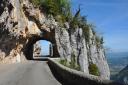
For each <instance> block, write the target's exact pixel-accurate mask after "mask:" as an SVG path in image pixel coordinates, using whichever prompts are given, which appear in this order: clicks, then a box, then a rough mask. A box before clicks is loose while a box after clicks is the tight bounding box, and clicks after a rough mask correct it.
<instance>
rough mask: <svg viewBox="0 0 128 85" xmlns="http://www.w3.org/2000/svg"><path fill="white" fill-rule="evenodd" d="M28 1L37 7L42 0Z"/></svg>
mask: <svg viewBox="0 0 128 85" xmlns="http://www.w3.org/2000/svg"><path fill="white" fill-rule="evenodd" d="M30 2H31V3H32V4H33V5H34V6H35V7H39V6H40V5H41V4H42V0H30Z"/></svg>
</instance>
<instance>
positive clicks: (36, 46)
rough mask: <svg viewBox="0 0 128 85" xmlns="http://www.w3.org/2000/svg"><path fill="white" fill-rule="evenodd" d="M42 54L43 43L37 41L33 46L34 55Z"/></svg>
mask: <svg viewBox="0 0 128 85" xmlns="http://www.w3.org/2000/svg"><path fill="white" fill-rule="evenodd" d="M39 56H41V45H40V42H36V43H35V44H34V47H33V57H39Z"/></svg>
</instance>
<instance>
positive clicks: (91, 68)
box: [89, 64, 100, 76]
mask: <svg viewBox="0 0 128 85" xmlns="http://www.w3.org/2000/svg"><path fill="white" fill-rule="evenodd" d="M89 73H90V74H92V75H95V76H99V75H100V73H99V70H98V67H97V66H96V64H90V65H89Z"/></svg>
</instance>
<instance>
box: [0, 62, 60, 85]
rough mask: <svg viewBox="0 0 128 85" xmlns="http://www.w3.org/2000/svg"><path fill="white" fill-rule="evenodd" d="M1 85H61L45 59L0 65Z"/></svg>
mask: <svg viewBox="0 0 128 85" xmlns="http://www.w3.org/2000/svg"><path fill="white" fill-rule="evenodd" d="M0 85H61V84H60V83H59V82H58V81H57V80H56V79H55V78H54V77H53V75H52V73H51V71H50V68H49V66H48V65H47V63H46V62H45V61H28V62H25V63H17V64H9V65H0Z"/></svg>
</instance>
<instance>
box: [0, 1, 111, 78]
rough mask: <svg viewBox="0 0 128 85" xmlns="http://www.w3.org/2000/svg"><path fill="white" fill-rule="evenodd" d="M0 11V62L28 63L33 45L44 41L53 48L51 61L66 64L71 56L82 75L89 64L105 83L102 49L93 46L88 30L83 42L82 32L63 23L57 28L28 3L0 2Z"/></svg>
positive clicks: (101, 47)
mask: <svg viewBox="0 0 128 85" xmlns="http://www.w3.org/2000/svg"><path fill="white" fill-rule="evenodd" d="M0 10H1V11H0V33H1V35H0V55H1V56H0V59H1V62H4V63H5V62H10V63H12V62H21V61H24V60H26V59H32V56H33V44H34V43H36V41H38V40H48V41H50V42H51V43H52V44H53V57H61V58H66V59H67V61H69V62H70V61H71V60H72V57H73V56H75V57H74V58H75V59H74V60H75V63H76V65H80V69H81V71H83V72H85V73H86V74H89V69H88V67H89V64H90V63H93V64H96V66H97V67H98V69H99V73H100V76H101V77H102V78H104V79H109V76H110V72H109V67H108V64H107V61H106V58H105V53H104V48H103V46H102V45H99V44H97V43H96V35H95V34H94V33H93V32H92V29H90V30H89V41H86V39H85V37H86V36H84V33H83V30H82V28H76V29H72V28H70V25H69V23H67V22H65V23H63V24H64V27H61V26H60V24H59V22H56V21H55V19H54V18H53V17H52V16H51V15H47V14H45V13H44V12H43V10H42V9H41V8H40V9H39V8H35V7H34V6H33V5H32V4H31V3H30V2H29V1H28V0H1V1H0Z"/></svg>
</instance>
